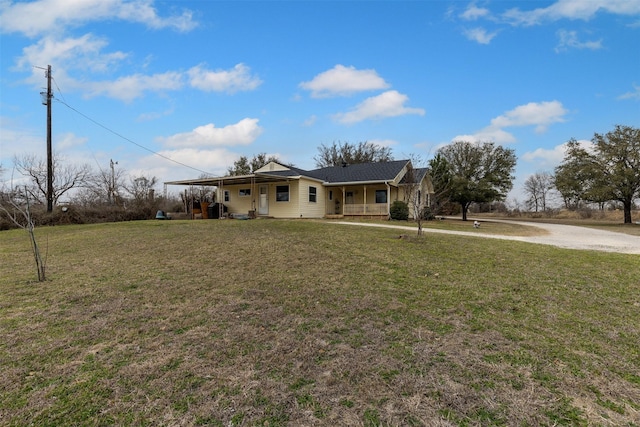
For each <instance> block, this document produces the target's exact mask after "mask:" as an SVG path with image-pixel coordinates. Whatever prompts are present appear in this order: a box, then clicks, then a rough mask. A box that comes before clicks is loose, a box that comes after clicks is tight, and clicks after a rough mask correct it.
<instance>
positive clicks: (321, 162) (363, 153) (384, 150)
mask: <svg viewBox="0 0 640 427" xmlns="http://www.w3.org/2000/svg"><path fill="white" fill-rule="evenodd" d="M313 160H315V162H316V166H317V167H319V168H324V167H329V166H340V165H342V164H343V163H347V164H356V163H373V162H388V161H391V160H393V156H392V155H391V148H389V147H383V146H381V145H377V144H373V143H371V142H367V141H364V142H359V143H358V144H350V143H348V142H344V143H343V142H337V143H336V142H335V141H334V142H333V144H332V145H330V146H326V145H324V144H322V145H320V147H318V155H317V156H315V157H314V158H313Z"/></svg>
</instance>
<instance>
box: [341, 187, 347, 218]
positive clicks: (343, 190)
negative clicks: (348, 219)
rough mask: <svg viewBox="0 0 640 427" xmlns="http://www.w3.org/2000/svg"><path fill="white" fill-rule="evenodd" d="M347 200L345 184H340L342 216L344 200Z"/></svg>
mask: <svg viewBox="0 0 640 427" xmlns="http://www.w3.org/2000/svg"><path fill="white" fill-rule="evenodd" d="M346 200H347V196H346V194H345V186H344V185H343V186H342V216H344V209H345V206H346V205H345V203H344V202H345V201H346Z"/></svg>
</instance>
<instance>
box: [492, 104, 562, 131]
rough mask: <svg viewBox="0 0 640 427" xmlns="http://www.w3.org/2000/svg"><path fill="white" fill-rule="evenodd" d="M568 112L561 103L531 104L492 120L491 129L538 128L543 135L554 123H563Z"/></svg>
mask: <svg viewBox="0 0 640 427" xmlns="http://www.w3.org/2000/svg"><path fill="white" fill-rule="evenodd" d="M565 114H567V110H565V108H564V107H563V106H562V103H561V102H559V101H546V102H530V103H528V104H525V105H520V106H518V107H516V108H514V109H513V110H511V111H507V112H506V113H504V114H503V115H501V116H498V117H496V118H495V119H493V120H491V127H494V128H503V127H510V126H536V132H538V133H542V132H544V131H546V130H547V127H548V126H549V125H551V124H553V123H558V122H563V121H564V118H563V117H564V115H565Z"/></svg>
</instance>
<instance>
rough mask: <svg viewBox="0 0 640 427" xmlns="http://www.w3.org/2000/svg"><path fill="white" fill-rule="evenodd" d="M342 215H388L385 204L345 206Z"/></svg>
mask: <svg viewBox="0 0 640 427" xmlns="http://www.w3.org/2000/svg"><path fill="white" fill-rule="evenodd" d="M343 214H344V215H388V214H389V210H388V209H387V204H386V203H367V204H360V203H354V204H346V205H344V209H343Z"/></svg>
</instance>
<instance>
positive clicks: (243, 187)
mask: <svg viewBox="0 0 640 427" xmlns="http://www.w3.org/2000/svg"><path fill="white" fill-rule="evenodd" d="M165 184H166V185H181V186H189V187H193V186H215V187H216V192H215V195H216V196H215V200H214V202H217V203H218V205H217V206H219V209H220V215H219V216H218V217H222V216H224V215H223V212H227V213H228V214H230V215H234V214H240V215H248V216H250V217H254V216H256V217H272V218H343V217H381V218H387V217H388V216H389V212H390V207H391V203H393V202H394V201H395V200H402V201H405V202H408V203H425V204H427V205H428V204H429V203H430V198H431V196H432V194H433V185H432V183H431V179H430V177H429V174H428V170H427V169H426V168H413V166H412V164H411V161H410V160H395V161H390V162H378V163H361V164H353V165H349V164H343V165H340V166H331V167H325V168H320V169H314V170H309V171H308V170H303V169H299V168H296V167H293V166H287V165H283V164H280V163H277V162H270V163H268V164H266V165H265V166H263V167H262V168H260V169H258V170H256V171H254V173H252V174H250V175H241V176H224V177H214V178H198V179H192V180H184V181H171V182H166V183H165ZM223 209H224V210H223ZM411 211H412V209H410V212H411Z"/></svg>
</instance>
